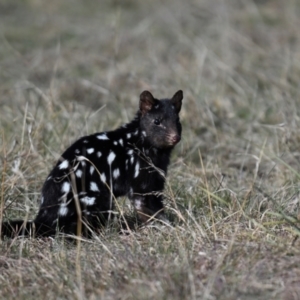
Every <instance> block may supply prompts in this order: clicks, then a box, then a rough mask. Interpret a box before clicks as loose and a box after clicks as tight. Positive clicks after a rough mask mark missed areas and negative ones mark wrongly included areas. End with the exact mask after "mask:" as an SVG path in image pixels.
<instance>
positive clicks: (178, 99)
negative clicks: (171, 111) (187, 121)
mask: <svg viewBox="0 0 300 300" xmlns="http://www.w3.org/2000/svg"><path fill="white" fill-rule="evenodd" d="M182 99H183V92H182V90H179V91H177V92H176V93H175V95H174V96H173V98H172V99H171V101H172V104H173V105H174V107H175V111H176V112H177V113H178V114H179V112H180V110H181V103H182Z"/></svg>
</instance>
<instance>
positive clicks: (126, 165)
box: [125, 159, 128, 170]
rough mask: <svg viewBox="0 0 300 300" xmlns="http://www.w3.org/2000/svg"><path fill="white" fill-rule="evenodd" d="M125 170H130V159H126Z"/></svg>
mask: <svg viewBox="0 0 300 300" xmlns="http://www.w3.org/2000/svg"><path fill="white" fill-rule="evenodd" d="M125 169H126V170H127V169H128V159H126V163H125Z"/></svg>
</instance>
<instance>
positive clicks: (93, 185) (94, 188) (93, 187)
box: [90, 181, 100, 192]
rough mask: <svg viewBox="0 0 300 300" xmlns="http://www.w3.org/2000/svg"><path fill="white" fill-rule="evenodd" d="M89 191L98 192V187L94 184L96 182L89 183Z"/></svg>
mask: <svg viewBox="0 0 300 300" xmlns="http://www.w3.org/2000/svg"><path fill="white" fill-rule="evenodd" d="M90 189H91V191H93V192H100V190H99V187H98V185H97V184H96V182H93V181H91V183H90Z"/></svg>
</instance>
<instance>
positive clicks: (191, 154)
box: [0, 0, 300, 300]
mask: <svg viewBox="0 0 300 300" xmlns="http://www.w3.org/2000/svg"><path fill="white" fill-rule="evenodd" d="M299 14H300V3H299V2H298V1H293V0H287V1H280V0H273V1H258V0H255V1H254V0H253V1H235V0H232V1H221V0H213V1H210V0H203V1H200V0H198V1H197V0H191V1H179V0H172V1H171V0H169V1H167V0H166V1H157V0H153V1H143V2H142V1H137V0H123V1H121V0H120V1H119V0H115V1H109V0H102V1H92V0H89V1H79V0H73V1H71V0H68V1H59V0H53V1H39V0H27V1H19V2H18V1H9V0H6V1H5V0H2V1H1V2H0V126H1V127H0V158H1V160H0V179H1V189H0V193H1V194H0V197H1V203H2V209H3V218H4V219H8V218H24V217H29V218H32V217H33V216H34V215H35V213H36V212H37V210H38V206H39V204H38V198H39V191H40V188H41V185H42V183H43V180H44V179H45V178H46V176H47V174H48V172H49V171H50V169H51V167H52V166H53V164H54V163H55V161H56V159H57V158H58V157H59V155H60V154H61V153H62V151H63V150H64V149H65V148H66V147H67V146H68V145H70V143H72V142H73V141H75V140H76V139H77V138H79V137H80V136H82V135H84V134H87V133H93V132H96V131H102V130H105V129H112V128H116V127H117V126H119V125H121V124H122V123H124V122H127V121H128V120H130V119H131V118H132V117H133V115H134V113H135V111H136V110H137V104H138V96H139V94H140V93H141V91H143V90H144V89H149V90H150V91H151V92H152V93H153V94H154V95H155V96H156V97H169V96H172V95H173V94H174V93H175V92H176V91H177V90H178V89H182V90H183V91H184V95H185V98H184V104H183V110H182V114H181V116H182V124H183V139H182V142H181V143H180V144H179V145H178V146H177V148H176V150H175V151H174V152H175V153H174V155H173V159H172V164H171V166H170V169H169V175H168V184H167V187H166V190H165V195H166V206H167V208H168V214H169V216H170V218H171V219H172V220H174V224H175V226H174V227H169V226H162V225H158V224H154V225H152V226H148V227H146V228H142V229H139V230H137V231H136V232H132V233H131V234H128V235H120V234H118V233H117V232H116V230H114V228H107V229H106V230H105V231H104V232H103V234H102V235H101V236H99V238H97V239H93V240H88V241H82V242H81V243H80V244H78V245H77V246H76V245H68V244H67V243H65V242H64V240H61V239H55V240H53V239H43V240H33V239H16V240H9V241H8V240H5V241H2V242H1V244H0V298H1V299H75V298H76V299H100V298H101V299H286V300H290V299H291V300H292V299H300V250H299V247H300V239H298V237H299V234H300V229H298V228H300V224H299V220H300V213H299V179H300V163H299V156H300V151H299V150H300V134H299V128H300V100H299V99H300V97H299V96H300V86H299V85H300V84H299V82H300V31H299V28H300V19H299ZM120 204H121V206H122V209H124V210H125V211H127V210H128V206H129V204H128V203H127V202H126V201H125V200H124V199H123V200H121V202H120Z"/></svg>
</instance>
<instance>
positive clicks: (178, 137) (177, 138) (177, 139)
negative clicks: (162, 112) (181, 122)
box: [171, 134, 181, 145]
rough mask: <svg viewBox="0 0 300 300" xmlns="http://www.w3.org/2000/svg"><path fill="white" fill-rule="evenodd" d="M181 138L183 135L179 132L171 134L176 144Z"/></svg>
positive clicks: (172, 140)
mask: <svg viewBox="0 0 300 300" xmlns="http://www.w3.org/2000/svg"><path fill="white" fill-rule="evenodd" d="M180 140H181V137H180V136H179V135H178V134H174V135H172V136H171V142H172V143H173V144H174V145H175V144H177V143H178V142H179V141H180Z"/></svg>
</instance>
